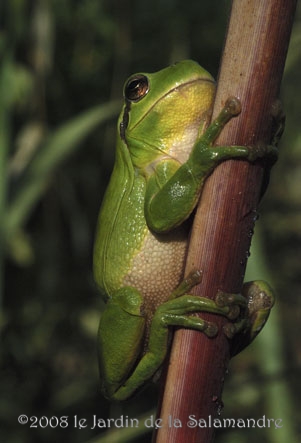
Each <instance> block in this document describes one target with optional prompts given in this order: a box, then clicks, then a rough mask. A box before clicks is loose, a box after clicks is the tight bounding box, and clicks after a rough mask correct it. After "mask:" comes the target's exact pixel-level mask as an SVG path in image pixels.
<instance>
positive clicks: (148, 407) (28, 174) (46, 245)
mask: <svg viewBox="0 0 301 443" xmlns="http://www.w3.org/2000/svg"><path fill="white" fill-rule="evenodd" d="M229 9H230V1H229V0H224V1H220V0H210V1H209V0H208V1H207V0H203V1H195V0H191V1H190V2H180V1H178V0H153V1H152V2H141V1H133V0H132V1H131V0H110V1H109V0H107V1H105V0H65V1H64V0H35V1H34V0H32V1H30V0H2V1H1V2H0V62H1V66H0V214H1V220H0V292H1V315H0V324H1V350H0V355H1V362H0V371H1V372H0V374H1V379H0V394H1V395H0V441H1V442H7V443H21V442H22V443H27V442H31V443H35V442H41V443H48V442H53V441H56V442H66V441H72V442H73V443H82V442H90V443H92V442H94V443H96V442H109V443H110V442H133V443H137V442H146V441H150V438H151V437H150V434H145V428H143V427H142V430H139V429H138V430H137V429H136V428H133V429H132V428H130V427H124V428H121V429H116V428H115V429H114V432H113V433H109V432H111V431H110V429H108V428H103V429H100V428H98V429H91V427H93V416H94V415H96V416H97V417H98V418H103V419H107V418H109V417H116V418H118V417H121V416H122V415H123V416H124V417H126V416H128V417H130V418H132V417H136V418H140V417H141V416H144V417H145V416H149V415H151V414H153V408H154V407H155V406H156V402H157V388H156V387H154V386H150V387H149V388H148V389H147V390H145V391H144V392H143V393H142V394H141V395H139V396H137V397H136V398H134V399H132V400H129V401H127V402H125V403H124V404H122V405H119V404H117V405H116V404H115V405H113V406H110V405H109V403H108V402H107V401H106V400H105V399H103V398H102V396H101V394H100V391H99V380H98V369H97V358H96V333H97V326H98V320H99V316H100V311H101V309H102V301H101V299H100V297H99V294H98V291H97V288H96V287H95V285H94V282H93V276H92V272H91V268H92V260H91V257H92V248H93V237H94V230H95V225H96V220H97V214H98V210H99V205H100V202H101V199H102V196H103V192H104V190H105V187H106V184H107V181H108V178H109V176H110V171H111V169H112V164H113V160H114V146H115V126H116V117H117V114H118V111H119V109H120V106H121V95H122V85H123V83H124V81H125V79H126V78H127V77H128V76H129V75H130V74H132V73H134V72H137V71H146V72H148V71H149V72H151V71H156V70H158V69H160V68H162V67H165V66H166V65H168V64H170V63H172V62H174V61H176V60H180V59H184V58H192V59H195V60H197V61H199V62H200V63H201V64H202V65H203V66H204V67H205V68H206V69H208V70H209V71H210V72H211V73H212V74H213V75H214V76H216V74H217V72H218V66H219V59H220V56H221V50H222V46H223V39H224V35H225V30H226V24H227V20H228V14H229ZM300 20H301V9H300V7H299V10H298V12H297V16H296V21H295V26H294V30H293V35H292V39H291V45H290V50H289V54H288V59H287V65H286V70H285V75H284V80H283V85H282V90H281V98H282V101H283V103H284V108H285V112H286V115H287V124H286V131H285V134H284V136H283V138H282V141H281V144H280V159H279V161H278V163H277V165H276V166H275V167H274V170H273V173H272V178H271V183H270V186H269V189H268V192H267V194H266V196H265V197H264V200H263V202H262V204H261V208H260V212H261V217H260V220H259V222H257V229H256V231H257V233H256V235H255V239H254V241H253V249H252V255H251V263H250V266H249V269H248V275H249V276H250V277H251V278H254V277H258V278H266V279H269V280H270V281H271V282H272V285H273V286H274V287H275V288H276V291H277V307H276V308H275V309H274V312H273V315H272V316H271V319H270V322H269V324H268V326H267V327H266V330H265V331H264V332H263V333H262V336H261V337H260V338H259V339H258V340H257V342H255V343H254V344H253V345H252V346H251V347H250V348H249V349H247V350H246V351H245V352H244V353H243V354H241V355H240V356H238V357H236V358H235V359H234V360H233V362H232V363H231V366H230V372H229V374H228V375H227V378H226V386H225V392H224V403H225V407H224V409H223V417H234V418H238V417H241V418H246V417H253V418H260V417H262V416H263V415H265V416H266V417H270V418H275V419H276V418H281V419H282V425H283V427H282V428H281V429H276V430H275V428H273V427H272V428H263V429H260V428H254V429H224V430H220V431H218V433H217V437H216V441H217V443H230V442H231V443H235V442H239V443H248V442H253V441H254V439H256V438H257V439H258V440H259V441H261V442H262V443H265V442H266V443H271V442H273V443H274V442H275V443H277V442H279V443H280V442H284V441H291V442H292V443H297V441H301V435H300V434H301V429H300V426H301V420H300V410H299V408H300V396H301V385H300V364H301V342H300V314H301V305H300V297H298V296H299V295H300V292H301V278H300V268H301V266H300V262H301V248H300V237H301V211H300V210H301V131H300V117H301V110H300V104H299V99H300V98H301V93H300V71H301V52H300V47H301V46H300V45H301V27H300V26H301V22H300ZM20 414H26V415H27V416H28V417H33V416H36V417H37V418H38V419H40V418H41V417H43V416H45V417H47V418H48V419H50V418H51V417H62V416H68V426H67V427H65V428H64V427H63V426H64V423H61V426H60V425H59V424H57V422H56V419H55V418H54V419H52V421H49V422H47V420H46V419H45V418H43V419H42V420H41V421H40V422H38V423H36V424H35V423H34V422H33V421H31V422H29V423H28V424H27V425H21V424H19V423H18V417H19V415H20ZM75 416H76V417H77V419H78V420H79V419H81V418H86V419H87V422H86V425H87V426H86V427H85V428H84V427H83V428H82V429H79V428H78V427H76V426H75V422H74V420H75V418H74V417H75ZM140 421H142V419H141V420H140ZM30 425H32V427H30ZM105 432H106V433H105ZM139 433H140V435H139ZM142 433H143V434H142Z"/></svg>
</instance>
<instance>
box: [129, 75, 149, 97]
mask: <svg viewBox="0 0 301 443" xmlns="http://www.w3.org/2000/svg"><path fill="white" fill-rule="evenodd" d="M147 92H148V81H147V78H146V77H144V76H141V77H137V78H134V79H132V80H130V81H129V82H128V84H127V85H126V88H125V97H126V98H127V99H128V100H132V101H138V100H140V99H141V98H142V97H144V96H145V94H146V93H147Z"/></svg>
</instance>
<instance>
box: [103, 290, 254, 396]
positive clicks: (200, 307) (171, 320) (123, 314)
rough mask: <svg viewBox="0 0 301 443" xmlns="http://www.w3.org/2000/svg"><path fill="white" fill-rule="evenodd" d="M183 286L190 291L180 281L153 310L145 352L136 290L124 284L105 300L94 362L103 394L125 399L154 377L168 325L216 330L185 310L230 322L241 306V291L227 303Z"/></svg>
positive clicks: (165, 345) (212, 333)
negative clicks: (109, 298) (193, 293)
mask: <svg viewBox="0 0 301 443" xmlns="http://www.w3.org/2000/svg"><path fill="white" fill-rule="evenodd" d="M194 284H195V282H192V284H190V286H192V285H194ZM184 289H189V284H188V286H187V284H182V285H180V289H179V290H176V291H175V293H174V294H173V295H172V297H171V298H170V299H169V300H168V301H167V302H165V303H163V304H161V305H160V306H159V307H158V308H157V310H156V312H155V314H154V316H153V319H152V322H151V326H150V332H149V339H148V343H147V349H146V351H145V353H144V354H143V352H142V351H143V350H142V346H143V341H144V338H145V337H144V334H145V326H146V319H145V317H144V316H143V298H142V296H141V294H140V293H139V292H138V291H137V290H135V289H134V288H130V287H126V288H122V289H120V290H119V291H118V292H117V294H114V297H113V298H112V299H111V300H109V302H108V304H107V307H106V310H105V311H104V313H103V314H102V317H101V320H100V326H99V364H100V371H101V373H102V381H103V386H102V388H103V392H104V395H105V396H106V397H108V398H112V399H115V400H124V399H126V398H128V397H130V396H131V395H132V394H133V393H134V392H135V391H136V390H137V389H138V388H139V387H141V386H142V385H143V384H145V383H146V382H147V381H149V380H150V379H151V378H152V377H153V376H154V374H155V373H156V371H157V370H158V369H159V368H160V366H161V365H162V363H163V361H164V358H165V356H166V354H167V349H168V332H169V331H168V330H169V327H172V326H180V327H184V328H190V329H195V330H198V331H202V332H204V333H205V334H206V335H207V336H208V337H212V336H215V335H216V334H217V332H218V331H217V326H216V325H215V324H213V323H209V322H207V321H205V320H203V319H202V318H200V317H197V316H191V315H189V314H191V313H195V312H211V313H215V314H220V315H223V316H225V317H227V318H229V319H230V320H232V319H233V318H235V317H236V316H237V315H238V314H239V311H240V309H239V306H241V307H242V308H244V307H245V306H246V300H245V299H244V297H242V296H241V295H234V296H231V299H229V302H226V303H223V305H219V304H217V303H216V302H215V301H214V300H210V299H207V298H204V297H198V296H194V295H189V294H183V295H181V294H182V291H183V290H184ZM174 297H176V298H174ZM112 325H113V326H114V327H113V326H112ZM141 355H142V357H141Z"/></svg>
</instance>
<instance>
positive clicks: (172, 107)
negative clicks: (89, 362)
mask: <svg viewBox="0 0 301 443" xmlns="http://www.w3.org/2000/svg"><path fill="white" fill-rule="evenodd" d="M214 94H215V82H214V80H213V78H212V77H211V75H210V74H209V73H208V72H206V71H205V70H204V69H203V68H201V67H200V66H199V65H198V64H197V63H196V62H193V61H191V60H186V61H182V62H179V63H176V64H174V65H172V66H170V67H168V68H165V69H163V70H161V71H159V72H156V73H153V74H144V73H140V74H136V75H133V76H131V77H130V78H129V79H128V80H127V82H126V83H125V86H124V106H123V109H122V111H121V114H120V117H119V120H118V134H117V148H116V158H115V165H114V169H113V172H112V176H111V180H110V183H109V186H108V189H107V192H106V194H105V197H104V200H103V203H102V207H101V211H100V215H99V221H98V229H97V235H96V241H95V249H94V274H95V280H96V282H97V284H98V285H99V287H100V289H101V291H102V293H103V294H104V297H105V300H106V308H105V310H104V312H103V313H102V316H101V320H100V325H99V341H98V342H99V365H100V372H101V379H102V390H103V393H104V395H105V396H106V397H108V398H111V399H115V400H123V399H126V398H128V397H130V396H131V395H132V394H133V393H134V392H135V391H136V390H137V389H138V388H140V387H142V386H143V385H144V384H145V383H146V382H147V381H149V380H150V379H152V378H153V377H154V375H155V374H156V373H157V371H158V369H159V368H160V367H161V365H162V363H163V361H164V358H165V356H166V354H167V350H168V343H169V337H168V336H169V329H170V327H173V326H179V327H184V328H192V329H196V330H199V331H202V332H203V333H205V334H206V335H208V336H214V335H216V333H217V327H216V326H215V325H214V324H212V323H208V322H206V321H204V320H203V319H202V318H200V317H198V316H195V315H191V314H192V313H196V312H198V313H199V312H205V311H207V312H212V313H217V314H220V315H223V316H225V317H227V318H229V319H230V320H231V321H232V323H231V324H232V326H233V325H234V326H235V325H236V326H235V327H236V329H237V331H239V330H242V329H244V332H245V330H246V328H247V330H248V335H249V336H250V340H251V339H252V338H253V337H254V336H255V335H256V334H257V333H258V332H259V331H260V329H261V328H262V327H263V325H264V323H265V321H266V319H267V317H268V315H269V311H270V308H271V306H272V304H273V296H272V293H271V290H270V288H269V287H268V285H267V284H265V283H263V282H254V283H253V284H251V285H249V286H248V291H247V293H248V294H251V295H250V296H249V301H248V299H246V298H245V297H243V296H242V295H239V294H236V295H233V296H229V294H228V297H227V294H224V296H223V294H222V293H220V294H219V295H218V297H217V299H216V300H209V299H207V298H204V297H198V296H195V295H191V294H189V290H190V289H191V287H192V286H193V285H194V284H196V283H197V282H198V281H199V279H200V278H199V276H200V272H198V271H196V272H194V273H192V274H191V275H189V276H186V278H184V277H183V272H184V263H185V256H186V252H187V242H188V233H189V231H188V228H189V223H187V220H188V219H189V218H190V216H191V213H192V211H193V210H194V208H195V206H196V204H197V202H198V199H199V197H200V194H201V191H202V187H203V184H204V181H205V179H206V177H208V175H209V174H210V173H211V172H212V171H213V169H214V168H215V167H216V166H217V165H218V164H219V163H220V162H221V161H224V160H227V159H230V158H231V159H232V158H245V159H246V160H249V161H254V160H255V159H256V158H257V157H258V155H261V156H262V155H265V154H266V152H265V151H264V150H263V151H264V152H259V151H258V152H257V153H255V154H254V153H253V152H254V151H251V150H250V149H249V148H247V147H239V146H226V147H217V148H214V147H212V143H213V142H214V140H215V139H216V138H217V136H218V135H219V133H220V132H221V130H222V129H223V127H224V126H225V125H226V123H227V122H228V121H229V120H230V119H231V118H232V117H233V115H235V114H237V113H238V112H239V105H240V103H239V101H238V100H237V99H232V100H231V99H230V100H228V101H227V103H226V105H225V107H224V108H223V110H222V111H221V113H220V115H219V116H218V118H217V119H216V120H215V121H214V122H213V123H212V124H211V125H210V126H209V127H208V122H209V119H210V116H211V111H212V103H213V99H214ZM221 295H222V296H221ZM238 307H240V310H241V311H242V312H244V313H245V317H244V318H243V320H242V316H241V315H240V317H239V320H238V319H237V320H235V321H234V320H233V318H235V317H236V316H237V313H238V311H239V309H238V311H237V308H238ZM232 330H233V327H232Z"/></svg>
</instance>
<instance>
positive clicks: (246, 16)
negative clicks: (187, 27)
mask: <svg viewBox="0 0 301 443" xmlns="http://www.w3.org/2000/svg"><path fill="white" fill-rule="evenodd" d="M295 8H296V0H265V1H262V0H234V1H233V4H232V11H231V19H230V24H229V30H228V35H227V40H226V45H225V49H224V55H223V59H222V65H221V71H220V76H219V82H218V90H217V95H216V100H215V106H214V111H213V117H214V116H216V115H217V114H218V112H219V111H220V109H221V107H222V106H223V105H224V103H225V101H226V99H227V98H228V97H229V96H236V97H238V98H239V99H240V100H241V103H242V112H241V114H240V115H239V117H237V118H235V119H233V120H232V121H231V122H230V124H229V125H227V127H226V128H225V130H224V131H223V133H222V135H221V136H220V138H219V140H218V144H219V145H248V146H256V145H258V144H260V143H263V142H264V143H268V142H269V139H270V136H271V126H272V118H271V110H272V106H273V103H274V102H275V100H276V99H277V97H278V93H279V87H280V82H281V77H282V73H283V67H284V62H285V57H286V53H287V47H288V42H289V37H290V33H291V28H292V22H293V17H294V12H295ZM263 172H264V164H263V163H262V162H260V161H258V162H256V164H249V163H248V162H245V161H237V160H236V161H228V162H225V163H223V164H222V165H220V166H219V167H218V168H217V169H216V170H215V172H214V173H213V174H212V175H211V177H210V178H209V179H208V180H207V182H206V185H205V189H204V191H203V194H202V198H201V202H200V205H199V208H198V211H197V215H196V217H195V221H194V226H193V231H192V236H191V242H190V250H189V255H188V259H187V266H186V273H187V272H189V271H190V270H192V269H196V268H197V269H201V270H202V271H203V280H202V283H201V284H200V285H199V286H198V287H197V288H196V290H195V291H194V292H195V293H196V294H199V295H202V296H206V297H209V298H214V297H215V295H216V293H217V291H218V290H219V289H221V290H223V291H226V292H233V293H237V292H239V291H240V289H241V285H242V281H243V277H244V272H245V267H246V262H247V256H248V251H249V247H250V241H251V233H252V230H253V227H254V222H255V220H256V216H257V212H256V211H257V205H258V201H259V197H260V190H261V185H262V178H263ZM203 317H204V318H206V319H208V320H211V321H212V320H213V321H215V322H216V323H218V325H219V330H220V331H221V329H222V326H223V324H224V322H225V320H224V319H222V318H219V317H217V316H213V315H210V314H206V315H203ZM228 360H229V342H228V340H227V339H226V337H225V336H224V335H223V333H220V334H219V335H218V337H217V338H216V339H208V338H206V337H205V335H203V334H200V333H198V332H194V331H190V330H179V331H177V332H176V334H175V337H174V342H173V347H172V351H171V357H170V363H169V369H168V375H167V380H166V386H165V391H164V395H163V401H162V404H161V410H160V417H161V419H162V423H163V425H164V426H163V427H162V428H160V429H159V430H158V432H157V434H156V436H155V437H154V441H156V443H171V442H172V443H184V442H185V443H186V442H190V443H193V442H195V443H196V442H197V443H210V442H212V440H213V436H214V428H213V426H211V427H210V426H208V427H203V428H202V427H189V426H188V425H187V423H188V421H189V415H194V416H195V417H196V418H203V419H204V420H206V421H207V423H208V417H210V416H211V417H212V420H213V419H214V417H216V416H217V415H218V413H219V409H220V408H221V404H222V403H221V392H222V387H223V380H224V374H225V371H226V368H227V365H228ZM174 419H177V420H178V422H176V423H175V422H174V421H173V420H174ZM180 423H181V427H178V426H177V425H179V424H180Z"/></svg>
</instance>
